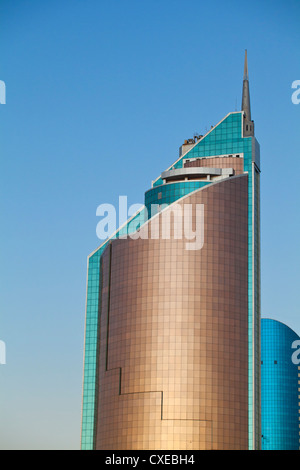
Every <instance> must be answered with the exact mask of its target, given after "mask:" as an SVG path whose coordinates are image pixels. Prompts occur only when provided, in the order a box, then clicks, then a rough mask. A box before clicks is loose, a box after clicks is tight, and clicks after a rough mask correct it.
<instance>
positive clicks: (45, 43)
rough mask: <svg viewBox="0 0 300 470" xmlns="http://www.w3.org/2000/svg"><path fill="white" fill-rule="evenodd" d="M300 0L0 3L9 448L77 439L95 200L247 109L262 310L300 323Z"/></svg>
mask: <svg viewBox="0 0 300 470" xmlns="http://www.w3.org/2000/svg"><path fill="white" fill-rule="evenodd" d="M299 18H300V2H299V1H298V0H264V1H261V0H252V1H251V2H246V1H240V0H232V1H228V2H225V1H224V0H211V1H201V0H151V1H149V0H143V1H141V0H126V1H125V0H43V1H41V0H26V1H24V0H14V1H9V0H0V23H1V25H0V44H1V46H0V48H1V54H0V80H3V81H4V82H5V84H6V104H5V105H2V104H1V105H0V156H1V171H0V178H1V180H0V191H1V199H0V201H1V208H0V217H1V250H0V252H1V258H0V266H1V270H0V272H1V284H0V286H1V296H0V302H1V303H0V312H1V316H0V340H2V341H4V342H5V344H6V348H7V361H6V362H7V363H6V365H0V448H1V449H78V448H79V444H80V416H81V388H82V371H83V341H84V319H85V295H86V269H87V256H88V255H89V253H91V252H92V251H93V250H94V249H96V248H97V247H98V246H99V245H100V243H101V241H100V240H99V239H98V238H97V236H96V225H97V223H98V221H99V218H97V217H96V209H97V207H98V206H99V205H100V204H102V203H111V204H117V203H118V197H119V195H126V196H128V203H129V204H134V203H143V200H144V192H145V191H146V190H147V189H149V188H150V187H151V181H152V180H154V179H155V178H156V177H157V176H159V175H160V173H161V171H163V170H165V169H166V168H167V167H168V166H169V165H170V164H171V163H172V162H173V161H175V160H176V159H177V157H178V149H179V147H180V145H181V144H182V143H183V141H184V140H185V139H187V138H189V137H192V136H193V134H194V132H198V133H201V134H203V133H205V132H206V131H207V130H209V128H210V126H211V125H215V124H217V123H218V122H219V121H220V120H221V119H222V118H223V117H224V116H225V115H226V114H227V113H228V112H231V111H236V110H240V106H241V91H242V79H243V65H244V64H243V62H244V50H245V49H247V50H248V62H249V78H250V92H251V105H252V118H253V119H254V120H255V125H256V137H257V139H258V141H259V142H260V145H261V169H262V174H261V242H262V270H261V276H262V283H261V285H262V314H263V316H267V317H271V318H274V319H277V320H280V321H283V322H284V323H286V324H287V325H288V326H290V327H291V328H292V329H294V330H295V331H296V332H297V333H298V334H300V316H299V314H300V300H299V287H300V274H299V265H300V249H299V240H300V223H299V219H300V217H299V205H300V190H299V175H300V136H299V124H300V104H299V105H295V104H293V103H292V100H291V96H292V92H293V90H292V88H291V86H292V83H293V81H295V80H300V67H299V64H300V48H299V44H300V28H299Z"/></svg>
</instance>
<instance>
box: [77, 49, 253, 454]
mask: <svg viewBox="0 0 300 470" xmlns="http://www.w3.org/2000/svg"><path fill="white" fill-rule="evenodd" d="M259 180H260V151H259V145H258V142H257V141H256V139H255V137H254V122H253V121H252V120H251V111H250V92H249V77H248V63H247V54H246V56H245V69H244V79H243V90H242V108H241V111H239V112H231V113H229V114H227V115H226V116H225V117H224V118H223V119H222V120H221V121H220V122H219V123H218V124H217V125H216V126H214V127H212V128H211V129H210V130H209V132H207V133H206V134H205V135H197V136H193V138H192V139H188V140H186V141H185V142H184V144H183V145H182V146H181V147H180V151H179V158H178V159H177V160H176V161H175V162H174V163H173V164H172V165H171V166H170V167H169V168H168V169H167V170H166V171H163V172H162V174H161V175H160V176H159V177H158V178H157V179H156V180H155V181H153V183H152V187H151V189H149V190H148V191H147V192H146V193H145V206H144V207H143V209H141V210H140V211H139V212H138V213H137V214H135V215H134V216H133V217H132V218H131V219H130V220H129V221H128V222H127V223H126V224H124V225H123V226H122V227H121V228H120V229H119V230H117V232H116V233H115V234H114V236H112V237H110V238H109V239H108V240H106V241H105V242H104V243H103V244H102V245H101V246H100V247H99V248H98V249H97V250H96V251H95V252H93V253H92V254H91V255H90V256H89V259H88V282H87V304H86V331H85V358H84V384H83V407H82V439H81V446H82V449H114V450H117V449H123V450H127V449H130V450H132V449H134V450H139V449H165V450H172V449H175V450H182V449H192V450H198V449H257V448H259V447H260V437H261V430H260V252H259V244H260V226H259V219H260V214H259V208H260V197H259ZM182 215H184V217H185V219H184V220H183V219H182V218H181V216H182ZM198 215H199V217H198ZM165 221H168V224H169V225H168V224H165ZM173 222H174V223H173ZM183 227H184V228H186V227H189V228H190V230H189V233H186V231H184V235H185V237H184V236H182V234H183V229H182V228H183ZM128 235H130V236H128ZM191 235H194V239H193V240H192V239H191ZM195 238H196V239H195Z"/></svg>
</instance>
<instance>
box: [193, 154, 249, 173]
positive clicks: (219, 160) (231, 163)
mask: <svg viewBox="0 0 300 470" xmlns="http://www.w3.org/2000/svg"><path fill="white" fill-rule="evenodd" d="M184 167H185V168H189V167H204V168H205V167H206V168H207V167H208V168H233V169H234V172H235V174H236V175H241V174H242V173H243V172H244V159H243V157H215V158H214V157H210V158H197V159H196V160H191V161H187V162H185V164H184Z"/></svg>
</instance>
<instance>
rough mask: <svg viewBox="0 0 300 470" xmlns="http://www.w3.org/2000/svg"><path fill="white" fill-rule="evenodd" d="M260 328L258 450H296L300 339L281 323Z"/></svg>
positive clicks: (270, 322)
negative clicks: (259, 442) (259, 432)
mask: <svg viewBox="0 0 300 470" xmlns="http://www.w3.org/2000/svg"><path fill="white" fill-rule="evenodd" d="M261 324H262V325H261V428H262V429H261V432H262V449H263V450H299V449H300V420H299V419H300V414H299V413H300V406H299V403H300V379H299V377H300V365H299V356H300V354H298V353H297V349H298V350H299V346H300V338H299V336H298V335H297V334H296V333H295V332H294V331H293V330H292V329H291V328H290V327H288V326H287V325H285V324H284V323H282V322H279V321H276V320H272V319H270V318H262V320H261ZM294 355H295V359H294Z"/></svg>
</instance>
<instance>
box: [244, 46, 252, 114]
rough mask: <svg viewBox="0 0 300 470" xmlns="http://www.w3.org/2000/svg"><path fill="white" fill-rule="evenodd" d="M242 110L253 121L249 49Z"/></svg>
mask: <svg viewBox="0 0 300 470" xmlns="http://www.w3.org/2000/svg"><path fill="white" fill-rule="evenodd" d="M242 111H244V113H245V117H246V119H247V121H251V107H250V89H249V75H248V58H247V49H246V50H245V65H244V79H243V97H242Z"/></svg>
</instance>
